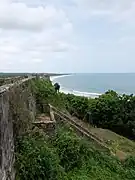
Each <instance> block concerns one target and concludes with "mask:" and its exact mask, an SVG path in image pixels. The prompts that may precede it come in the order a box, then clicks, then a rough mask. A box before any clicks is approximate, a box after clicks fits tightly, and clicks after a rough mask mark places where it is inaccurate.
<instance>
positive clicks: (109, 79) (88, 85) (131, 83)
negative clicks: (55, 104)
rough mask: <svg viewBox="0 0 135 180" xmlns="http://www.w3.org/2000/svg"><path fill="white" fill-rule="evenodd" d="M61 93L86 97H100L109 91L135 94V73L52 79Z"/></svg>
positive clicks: (93, 74) (79, 75) (71, 76)
mask: <svg viewBox="0 0 135 180" xmlns="http://www.w3.org/2000/svg"><path fill="white" fill-rule="evenodd" d="M51 79H52V81H53V83H55V82H58V83H59V84H60V85H61V91H62V92H64V93H66V94H67V93H71V94H75V95H80V96H86V97H98V96H99V95H101V94H103V93H105V92H106V91H108V90H114V91H116V92H117V93H119V94H135V73H101V74H100V73H89V74H71V75H68V76H60V77H55V78H51Z"/></svg>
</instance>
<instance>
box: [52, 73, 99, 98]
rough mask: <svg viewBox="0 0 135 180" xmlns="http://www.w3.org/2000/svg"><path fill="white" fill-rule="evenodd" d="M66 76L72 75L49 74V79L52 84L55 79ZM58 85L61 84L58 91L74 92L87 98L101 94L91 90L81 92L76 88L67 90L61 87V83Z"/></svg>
mask: <svg viewBox="0 0 135 180" xmlns="http://www.w3.org/2000/svg"><path fill="white" fill-rule="evenodd" d="M66 76H72V75H61V76H51V77H50V80H51V82H52V84H54V83H55V82H56V81H55V79H57V78H62V77H66ZM60 86H61V88H60V92H62V93H64V94H74V95H75V96H83V97H88V98H97V97H99V96H100V95H101V94H99V93H91V92H81V91H76V90H68V89H66V88H64V87H62V85H61V84H60Z"/></svg>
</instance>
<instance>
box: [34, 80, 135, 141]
mask: <svg viewBox="0 0 135 180" xmlns="http://www.w3.org/2000/svg"><path fill="white" fill-rule="evenodd" d="M33 85H34V84H33ZM34 89H36V92H35V93H36V97H37V101H38V104H40V105H41V104H43V103H44V102H43V101H46V102H47V103H48V102H49V103H51V104H54V105H55V106H57V107H61V108H63V109H66V110H68V111H69V112H70V113H71V114H72V115H75V116H76V117H78V118H79V119H82V120H85V121H89V122H90V123H91V124H93V125H96V126H97V127H101V128H106V129H110V130H112V131H114V132H116V133H118V134H120V135H123V136H125V137H128V138H132V139H135V96H133V95H125V94H123V95H122V96H120V95H118V94H117V93H116V92H114V91H108V92H106V93H105V94H103V95H101V96H100V97H99V98H96V99H88V98H86V97H78V96H74V95H72V94H68V95H65V94H63V93H59V94H56V93H55V91H54V88H53V86H52V84H51V82H49V81H43V80H40V81H38V80H37V82H36V88H34Z"/></svg>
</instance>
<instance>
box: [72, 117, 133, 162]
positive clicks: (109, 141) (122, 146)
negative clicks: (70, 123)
mask: <svg viewBox="0 0 135 180" xmlns="http://www.w3.org/2000/svg"><path fill="white" fill-rule="evenodd" d="M73 118H74V119H75V120H76V121H77V122H78V123H79V124H80V125H81V126H83V127H84V128H86V129H88V130H89V131H90V132H91V133H92V134H94V135H95V136H96V137H97V138H98V139H100V140H102V142H103V143H104V144H105V145H107V146H108V147H110V148H111V149H112V151H114V153H116V156H118V157H119V158H120V159H125V158H126V157H128V156H130V155H133V156H135V142H134V141H131V140H129V139H127V138H125V137H123V136H120V135H118V134H116V133H114V132H112V131H110V130H108V129H101V128H93V127H92V126H91V125H90V124H89V123H87V122H84V121H82V120H79V119H77V118H76V117H73Z"/></svg>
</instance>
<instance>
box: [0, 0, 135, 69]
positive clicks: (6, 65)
mask: <svg viewBox="0 0 135 180" xmlns="http://www.w3.org/2000/svg"><path fill="white" fill-rule="evenodd" d="M0 71H1V72H24V71H25V72H135V0H0Z"/></svg>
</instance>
